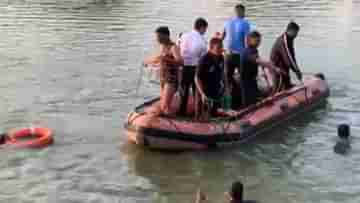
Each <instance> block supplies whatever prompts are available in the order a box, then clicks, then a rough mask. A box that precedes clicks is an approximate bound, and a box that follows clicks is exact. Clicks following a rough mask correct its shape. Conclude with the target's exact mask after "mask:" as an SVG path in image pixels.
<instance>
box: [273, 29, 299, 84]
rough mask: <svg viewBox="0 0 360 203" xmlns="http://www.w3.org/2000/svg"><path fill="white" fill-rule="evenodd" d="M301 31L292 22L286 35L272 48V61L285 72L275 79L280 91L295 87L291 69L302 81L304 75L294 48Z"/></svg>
mask: <svg viewBox="0 0 360 203" xmlns="http://www.w3.org/2000/svg"><path fill="white" fill-rule="evenodd" d="M299 30H300V26H299V25H298V24H296V23H295V22H290V23H289V24H288V26H287V28H286V31H285V33H283V34H282V35H281V36H280V37H279V38H278V39H277V40H276V41H275V43H274V45H273V47H272V50H271V55H270V59H271V61H272V62H273V63H274V65H276V66H278V67H280V68H281V70H282V71H283V72H284V74H282V75H281V76H278V77H275V82H276V84H277V85H276V86H277V88H278V89H279V90H287V89H290V88H292V87H293V86H294V85H293V84H292V83H291V79H290V69H291V70H292V71H293V72H294V73H295V74H296V76H297V78H298V79H299V80H300V81H301V80H302V73H301V71H300V68H299V66H298V64H297V61H296V57H295V48H294V41H295V38H296V37H297V35H298V33H299ZM279 77H281V78H279ZM280 81H281V82H280Z"/></svg>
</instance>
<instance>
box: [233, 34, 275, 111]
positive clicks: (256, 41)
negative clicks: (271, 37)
mask: <svg viewBox="0 0 360 203" xmlns="http://www.w3.org/2000/svg"><path fill="white" fill-rule="evenodd" d="M260 43H261V34H260V33H259V32H257V31H253V32H251V33H249V35H248V37H247V48H245V49H244V51H243V53H242V59H241V67H242V68H241V72H240V77H241V79H240V85H241V87H240V88H241V100H242V102H241V103H242V107H247V106H249V105H252V104H256V103H257V102H258V99H259V96H260V91H259V88H258V85H257V77H258V67H259V66H263V67H266V68H269V69H270V70H271V72H272V73H280V72H281V71H280V69H279V68H277V67H275V66H274V65H273V63H272V62H270V61H267V60H264V59H262V58H261V57H260V56H259V52H258V50H257V49H258V47H259V46H260Z"/></svg>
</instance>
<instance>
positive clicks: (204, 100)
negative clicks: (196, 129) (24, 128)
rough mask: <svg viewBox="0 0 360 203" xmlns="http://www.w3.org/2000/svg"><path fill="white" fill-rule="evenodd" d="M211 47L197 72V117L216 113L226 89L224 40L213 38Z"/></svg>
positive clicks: (201, 117) (204, 117) (203, 117)
mask: <svg viewBox="0 0 360 203" xmlns="http://www.w3.org/2000/svg"><path fill="white" fill-rule="evenodd" d="M209 47H210V48H209V51H208V52H207V53H206V54H205V55H204V56H203V57H202V58H201V59H200V62H199V65H198V67H197V69H196V74H195V84H196V87H197V93H196V94H197V96H196V98H197V99H196V100H197V102H196V103H197V105H196V108H195V116H196V118H197V119H207V117H208V115H209V114H210V115H214V114H215V113H216V112H217V109H218V108H220V106H221V101H220V100H221V98H222V97H223V94H224V89H225V88H224V86H225V85H224V82H225V81H224V56H223V44H222V40H221V39H219V38H213V39H211V40H210V46H209Z"/></svg>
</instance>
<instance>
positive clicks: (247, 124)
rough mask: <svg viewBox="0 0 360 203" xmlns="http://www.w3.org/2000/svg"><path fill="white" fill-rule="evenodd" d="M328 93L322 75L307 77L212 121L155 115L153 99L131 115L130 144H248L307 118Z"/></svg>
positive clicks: (203, 146)
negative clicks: (253, 139)
mask: <svg viewBox="0 0 360 203" xmlns="http://www.w3.org/2000/svg"><path fill="white" fill-rule="evenodd" d="M329 92H330V91H329V87H328V84H327V82H326V80H325V79H324V78H323V76H321V77H319V75H314V76H308V77H307V78H306V79H305V80H304V83H303V85H299V86H296V87H294V88H292V89H291V90H288V91H284V92H280V93H278V94H276V95H274V96H272V97H270V98H266V99H264V100H263V101H261V102H259V103H258V104H256V105H253V106H251V107H249V108H247V109H243V110H240V111H237V112H235V113H233V114H232V115H230V116H226V117H224V118H221V119H220V120H217V121H209V122H199V121H194V120H191V119H180V118H166V117H159V116H157V114H155V113H153V112H154V109H155V108H156V106H158V103H159V99H154V100H152V101H149V102H146V103H144V104H142V105H140V106H138V107H137V108H135V110H134V111H133V112H131V113H130V114H129V115H128V118H127V122H126V124H125V129H126V133H127V137H128V140H129V142H130V143H134V144H137V145H140V146H144V147H148V148H151V149H159V150H206V149H210V148H216V147H220V146H227V145H233V144H239V143H243V142H246V141H247V140H248V139H250V138H252V137H255V136H257V135H259V134H261V133H263V132H265V131H267V130H269V129H272V128H273V127H275V126H278V125H280V124H282V123H284V122H286V121H287V120H289V119H291V118H294V117H296V116H300V115H304V113H306V112H309V111H311V110H313V109H314V108H316V107H318V106H320V105H322V104H324V103H326V99H327V97H328V96H329ZM175 105H177V104H174V106H175Z"/></svg>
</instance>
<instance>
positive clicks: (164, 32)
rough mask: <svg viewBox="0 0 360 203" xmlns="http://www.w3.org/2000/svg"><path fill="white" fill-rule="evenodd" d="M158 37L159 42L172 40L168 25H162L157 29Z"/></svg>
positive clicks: (165, 42)
mask: <svg viewBox="0 0 360 203" xmlns="http://www.w3.org/2000/svg"><path fill="white" fill-rule="evenodd" d="M155 34H156V38H157V41H158V43H159V44H167V43H169V42H170V30H169V28H168V27H167V26H160V27H158V28H157V29H156V30H155Z"/></svg>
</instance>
